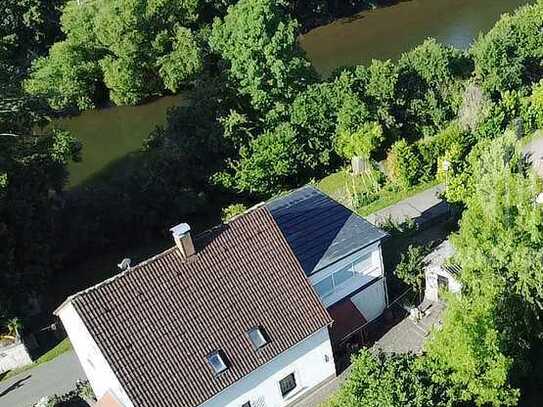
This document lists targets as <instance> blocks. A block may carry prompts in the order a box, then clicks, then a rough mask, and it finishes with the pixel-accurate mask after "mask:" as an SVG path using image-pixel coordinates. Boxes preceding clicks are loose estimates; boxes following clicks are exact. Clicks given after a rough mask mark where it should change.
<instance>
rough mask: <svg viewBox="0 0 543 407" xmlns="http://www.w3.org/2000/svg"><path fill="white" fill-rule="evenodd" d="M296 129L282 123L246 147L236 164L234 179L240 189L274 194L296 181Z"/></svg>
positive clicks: (265, 194)
mask: <svg viewBox="0 0 543 407" xmlns="http://www.w3.org/2000/svg"><path fill="white" fill-rule="evenodd" d="M297 148H298V146H297V143H296V132H295V130H294V129H293V128H292V127H291V126H290V125H288V124H284V125H280V126H279V127H277V128H276V129H274V130H272V131H268V132H265V133H264V134H262V135H261V136H260V137H258V138H256V139H254V140H253V141H252V142H251V143H250V144H249V146H248V147H242V148H241V151H240V160H239V162H236V163H235V164H234V170H235V175H234V182H235V186H236V188H237V189H238V190H240V191H247V192H252V193H256V194H260V195H264V196H267V195H270V194H272V193H275V192H279V191H281V190H282V189H284V188H286V187H288V186H289V185H292V183H293V177H295V176H296V173H297V170H296V167H297V165H298V163H297V161H296V157H297V154H296V150H297Z"/></svg>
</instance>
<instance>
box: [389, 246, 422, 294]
mask: <svg viewBox="0 0 543 407" xmlns="http://www.w3.org/2000/svg"><path fill="white" fill-rule="evenodd" d="M427 254H428V249H427V248H426V247H424V246H413V245H409V247H408V248H407V250H406V251H405V253H402V254H401V258H400V263H399V264H398V265H397V266H396V270H394V274H395V275H396V276H397V277H398V278H399V279H400V280H402V281H403V282H404V283H406V284H407V285H408V286H409V287H411V289H413V290H414V292H415V293H417V294H418V296H419V301H420V299H421V297H422V294H423V292H422V288H423V284H424V278H425V275H424V266H425V264H424V257H425V256H426V255H427Z"/></svg>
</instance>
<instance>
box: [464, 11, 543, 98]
mask: <svg viewBox="0 0 543 407" xmlns="http://www.w3.org/2000/svg"><path fill="white" fill-rule="evenodd" d="M542 22H543V3H541V2H540V1H539V2H537V3H535V4H531V5H526V6H524V7H521V8H519V9H518V10H517V11H516V12H514V13H513V14H504V15H503V16H502V17H501V18H500V20H499V21H498V22H497V23H496V25H495V26H494V27H493V28H492V29H491V30H490V31H489V32H488V33H486V34H481V35H480V36H479V38H478V39H477V41H476V42H475V44H474V45H473V47H472V48H471V53H472V54H473V58H474V60H475V75H476V76H477V78H478V79H479V80H481V81H482V84H483V87H484V89H485V90H486V91H488V92H490V93H491V94H493V95H497V94H498V93H499V92H501V91H505V90H513V89H521V88H523V87H525V86H527V85H530V84H531V83H533V82H537V81H539V79H541V76H542V71H541V63H542V61H543V37H542V36H541V32H540V30H541V24H542Z"/></svg>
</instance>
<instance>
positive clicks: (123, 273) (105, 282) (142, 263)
mask: <svg viewBox="0 0 543 407" xmlns="http://www.w3.org/2000/svg"><path fill="white" fill-rule="evenodd" d="M176 248H177V246H173V247H169V248H168V249H165V250H163V251H162V252H160V253H158V254H155V255H154V256H152V257H149V258H148V259H145V260H143V261H140V262H139V263H138V264H136V265H135V266H133V267H128V268H127V269H126V270H123V271H121V272H120V273H117V274H115V275H114V276H111V277H109V278H106V279H105V280H103V281H100V282H99V283H96V284H94V285H92V286H90V287H87V288H85V289H83V290H80V291H77V292H76V293H74V294H72V295H70V296H68V298H66V299H65V300H64V301H63V302H62V304H60V305H59V306H58V307H57V308H56V309H55V310H54V311H53V314H54V315H57V313H58V311H59V310H60V309H61V308H63V307H64V306H65V305H66V304H67V303H69V302H72V301H73V300H74V299H76V298H78V297H81V296H82V295H84V294H88V293H90V292H92V291H94V290H97V289H99V288H101V287H103V286H105V285H108V284H110V283H112V282H114V281H117V280H119V279H121V278H122V277H125V276H126V275H127V274H128V273H129V272H131V271H134V270H135V269H138V268H141V267H143V266H146V265H147V264H149V263H151V262H153V261H156V260H157V259H159V258H161V257H163V256H165V255H166V254H169V253H170V252H172V251H173V250H175V249H176Z"/></svg>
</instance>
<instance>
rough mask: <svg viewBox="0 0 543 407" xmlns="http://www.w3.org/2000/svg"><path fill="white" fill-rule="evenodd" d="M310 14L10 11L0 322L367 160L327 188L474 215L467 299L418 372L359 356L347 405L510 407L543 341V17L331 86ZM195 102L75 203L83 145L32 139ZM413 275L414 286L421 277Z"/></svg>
mask: <svg viewBox="0 0 543 407" xmlns="http://www.w3.org/2000/svg"><path fill="white" fill-rule="evenodd" d="M299 3H300V2H296V3H295V2H290V3H289V2H277V1H273V0H240V1H238V2H234V1H203V0H202V1H198V0H183V1H178V0H175V1H174V0H161V1H158V0H108V1H106V0H95V1H84V2H80V4H78V2H76V1H68V2H67V3H66V5H65V7H64V8H63V12H62V17H61V25H60V27H59V25H58V21H57V20H56V19H55V18H51V19H47V18H45V17H39V16H52V17H54V16H55V15H58V8H57V5H58V6H60V4H57V3H54V2H53V3H51V7H52V8H48V7H46V6H45V5H44V4H42V3H41V2H34V1H31V0H28V1H27V2H24V4H26V5H28V6H29V7H32V5H35V6H36V7H37V8H36V9H35V10H36V16H38V17H39V18H38V20H39V22H40V24H34V22H33V21H34V20H32V19H29V18H28V14H27V13H26V11H25V10H23V9H20V8H19V5H20V4H23V3H18V2H9V4H8V6H9V7H8V8H9V9H10V13H11V14H12V15H13V16H15V17H14V18H13V19H8V20H9V21H8V20H6V21H8V22H7V23H3V24H4V25H3V26H2V29H3V31H2V36H1V37H0V38H1V39H2V42H1V48H0V50H1V53H0V57H1V58H2V59H1V60H0V64H1V66H2V67H7V68H6V69H2V70H1V71H0V74H1V75H2V77H1V78H0V79H2V83H3V84H4V85H2V87H1V88H0V91H1V94H0V97H1V99H0V100H1V103H2V109H0V111H1V114H2V116H1V117H0V133H1V135H0V237H1V238H2V242H5V243H4V244H3V245H2V250H1V251H0V260H1V263H2V265H3V269H2V273H1V274H0V286H1V290H0V293H1V296H0V304H1V306H2V308H3V311H4V312H3V314H5V316H6V318H12V317H13V316H20V318H21V319H23V320H24V317H25V316H26V315H27V314H28V306H29V304H30V303H31V302H32V301H31V300H38V301H39V302H40V303H42V304H44V303H46V301H45V300H46V298H44V296H45V294H46V293H48V289H51V288H52V286H53V281H55V280H53V278H52V277H53V276H54V277H56V278H57V279H61V278H63V277H67V270H69V271H71V270H73V267H71V266H72V265H73V264H77V261H78V260H79V259H80V258H83V257H84V258H88V257H92V256H95V255H96V254H98V253H100V254H101V253H103V252H104V250H105V249H110V248H122V247H126V246H127V245H129V244H130V243H132V244H133V240H134V239H133V236H141V231H142V230H145V231H146V233H147V234H148V235H149V236H158V235H162V234H164V233H165V230H166V226H171V225H172V224H174V223H176V222H178V221H179V219H183V218H188V217H190V218H191V219H192V220H196V221H197V219H198V215H200V218H205V221H206V222H210V221H214V218H213V215H218V213H216V212H218V211H216V210H215V209H220V208H221V207H224V206H226V205H227V204H229V203H231V202H233V201H235V202H244V203H245V202H246V203H248V204H249V203H251V202H253V201H255V200H259V199H262V198H268V197H270V196H272V195H274V194H276V193H278V192H281V191H283V190H286V189H290V188H292V187H295V186H299V185H301V184H304V183H306V182H308V181H310V180H312V179H320V178H323V177H324V176H325V175H328V174H330V173H333V172H336V171H338V169H340V168H342V167H344V166H345V165H346V164H347V161H348V160H350V159H352V158H363V159H364V160H365V164H364V165H363V166H362V167H363V168H362V167H361V168H360V169H361V171H360V172H361V173H360V174H359V175H356V176H355V175H351V174H349V173H347V172H346V171H345V172H343V173H341V174H337V175H335V176H332V177H330V178H328V179H325V180H323V181H321V183H320V186H321V188H323V189H325V190H330V191H332V192H333V194H334V195H335V196H340V197H341V199H342V202H345V203H347V204H349V205H351V206H352V207H354V208H355V209H356V210H357V211H358V212H359V213H361V214H367V213H369V212H371V211H375V210H377V209H380V208H382V207H384V206H387V205H390V204H392V203H395V202H397V201H398V200H400V199H402V198H405V197H406V196H409V195H411V194H413V193H416V192H417V191H420V190H422V189H425V188H427V187H428V186H430V185H435V183H436V182H442V183H444V184H446V186H447V192H446V197H447V199H448V200H449V201H451V202H456V203H458V205H459V206H460V207H462V208H464V209H465V211H464V214H463V217H462V222H461V228H460V232H459V233H458V234H457V235H456V236H455V238H454V244H455V246H456V248H457V250H458V259H457V262H458V264H459V265H460V266H461V267H462V269H463V272H462V275H461V278H462V282H463V284H464V292H463V295H462V296H461V297H454V298H451V299H450V302H449V307H448V310H447V313H446V315H445V320H444V326H443V329H441V330H440V331H439V332H436V333H435V335H434V336H433V338H432V340H431V341H430V343H429V344H428V346H427V348H426V353H425V354H424V355H422V356H411V355H410V356H405V357H391V358H385V357H382V356H371V355H369V354H365V353H363V354H361V355H360V356H359V360H360V361H357V362H355V370H354V374H353V376H352V377H351V379H349V381H348V384H347V385H346V386H345V387H344V388H343V390H341V391H340V393H339V395H338V400H339V401H338V403H340V405H346V406H349V405H359V404H361V403H362V404H369V405H372V404H371V403H374V405H385V406H395V405H398V404H400V405H411V406H432V405H435V406H467V405H477V406H502V405H505V406H507V405H514V404H515V403H516V402H517V399H518V396H519V394H518V387H519V384H521V383H522V379H523V378H524V377H526V375H527V374H530V372H532V371H533V370H532V366H531V364H530V360H529V357H528V356H527V355H529V354H531V352H532V351H533V349H534V348H536V347H537V346H538V341H539V340H540V339H539V338H540V336H539V333H540V332H541V326H540V322H539V321H541V318H540V317H541V311H542V310H541V306H540V304H542V303H543V299H542V298H541V295H542V294H543V292H542V288H541V287H543V281H542V277H541V276H542V275H543V270H541V267H543V266H542V264H543V263H542V260H543V259H542V258H541V253H542V252H543V250H541V249H542V248H541V244H542V242H543V236H542V234H541V233H542V232H541V227H540V225H541V223H542V222H541V221H542V219H541V216H543V215H542V213H541V208H540V207H539V206H537V205H536V204H535V203H534V198H535V196H536V194H537V193H538V192H540V190H541V186H540V182H539V181H537V180H536V179H535V178H534V177H533V176H532V175H530V173H529V171H528V170H527V168H526V165H525V163H524V161H523V160H522V159H521V157H520V155H519V154H518V151H517V150H518V143H516V142H515V141H514V139H515V137H517V138H520V137H522V136H524V135H526V134H531V133H532V132H533V131H534V130H536V129H537V128H538V127H541V125H542V124H543V114H542V106H543V102H542V99H543V98H542V94H543V91H542V88H543V85H542V83H543V82H541V81H542V80H543V70H542V69H541V66H542V65H543V52H542V50H543V46H542V45H543V44H542V43H541V41H543V40H542V37H541V26H542V25H543V2H541V1H539V2H537V3H535V4H533V5H529V6H526V7H522V8H520V9H519V10H518V11H517V12H516V13H515V14H513V15H504V16H503V17H502V19H501V20H500V21H499V22H498V24H497V25H496V27H495V28H494V29H492V30H491V31H490V32H489V33H487V34H485V35H483V36H481V37H480V38H479V39H478V40H477V41H476V43H475V44H474V46H473V47H472V48H471V49H470V50H468V51H460V50H457V49H454V48H453V47H449V46H444V45H442V44H439V43H437V42H436V41H435V40H433V39H428V40H427V41H425V42H424V43H422V44H421V45H420V46H418V47H416V48H415V49H413V50H410V51H409V52H406V53H404V54H403V55H402V56H401V57H400V58H399V59H398V61H396V62H393V61H390V60H387V61H378V60H375V61H373V62H372V63H371V64H369V66H356V67H351V68H346V69H342V70H339V71H338V72H336V73H335V75H333V76H332V77H331V78H330V79H328V80H323V79H322V78H319V77H318V76H317V74H316V73H315V72H314V70H313V69H312V67H311V65H310V63H309V62H308V61H307V60H306V58H305V56H304V55H303V52H302V51H301V50H300V49H299V47H298V45H297V43H296V38H297V35H298V34H299V32H300V30H301V27H302V24H300V22H299V21H297V19H296V15H297V13H298V12H296V11H295V12H294V13H293V10H298V11H299V8H300V7H302V6H300V4H299ZM362 3H364V4H367V2H362ZM307 4H308V5H307V6H303V7H307V8H311V9H312V10H313V11H315V10H318V9H319V8H320V7H321V5H322V6H323V8H324V3H322V2H319V1H315V2H309V3H307ZM327 7H328V6H327ZM11 14H10V15H11ZM21 16H22V17H21ZM33 16H34V15H33ZM11 22H13V23H11ZM41 22H43V25H42V24H41ZM5 27H7V31H6V28H5ZM59 28H60V29H61V30H62V34H60V35H59ZM9 30H15V37H13V36H11V34H9ZM6 32H8V34H6ZM46 33H49V34H47V35H46ZM35 36H37V38H38V39H39V40H38V41H34V40H33V39H32V38H35ZM59 37H60V38H59ZM53 41H56V42H55V43H54V44H53V45H51V47H50V48H49V49H48V50H47V47H48V46H49V45H50V44H51V43H52V42H53ZM19 42H20V43H22V44H23V46H24V47H25V49H24V50H23V51H19V50H18V49H17V47H16V46H14V44H17V43H19ZM34 56H36V57H37V58H36V59H34V60H33V61H32V62H31V61H30V60H31V59H32V58H33V57H34ZM19 61H21V62H19ZM30 63H31V69H30V73H29V76H28V77H27V78H26V80H25V81H24V88H23V86H22V85H21V80H22V79H23V77H24V76H25V73H26V70H27V68H28V66H29V64H30ZM185 87H190V88H191V98H192V101H191V104H190V107H187V106H181V107H178V108H175V109H172V110H171V111H170V112H169V116H168V122H167V124H166V125H165V126H162V127H159V128H156V129H155V130H154V131H153V132H152V133H151V134H150V135H149V137H148V138H147V139H146V141H145V145H144V147H143V149H142V151H140V152H138V153H136V154H133V155H131V156H129V157H127V158H126V159H123V160H122V162H117V163H115V164H114V165H112V168H110V169H108V171H110V172H109V174H108V177H107V179H96V180H94V182H89V183H86V184H85V185H81V186H80V187H79V188H77V189H76V190H74V191H71V192H69V193H65V191H64V186H65V183H66V163H67V162H68V161H69V160H76V159H78V158H79V145H78V143H77V142H76V140H75V139H74V138H72V137H71V136H70V135H69V134H66V133H65V132H59V131H56V130H51V131H47V132H46V133H45V134H36V131H34V129H37V128H40V127H39V126H38V124H42V123H44V122H47V117H50V116H51V115H52V114H54V112H52V111H51V110H50V109H51V108H52V109H54V110H56V111H57V112H58V111H59V110H60V111H65V110H70V109H83V108H89V107H92V106H96V105H98V104H99V103H102V102H104V101H108V100H111V101H113V102H114V103H117V104H134V103H139V102H141V101H143V100H146V99H148V98H150V97H153V96H156V95H162V94H165V93H167V92H176V91H178V90H180V89H182V88H185ZM25 92H28V93H25ZM44 102H47V104H48V105H46V104H45V103H44ZM507 129H509V132H508V135H507V136H504V137H501V135H502V134H504V132H505V131H506V130H507ZM377 161H385V162H386V170H385V171H384V172H383V171H381V170H380V169H378V168H377V166H376V165H375V164H374V163H375V162H377ZM385 173H386V174H385ZM242 208H243V206H241V205H238V206H231V207H229V209H228V210H226V211H225V212H224V216H225V217H229V216H232V215H234V214H235V213H237V212H238V211H239V210H241V209H242ZM212 209H213V211H212ZM202 215H205V216H202ZM394 227H396V228H397V225H395V226H394ZM405 231H406V230H405V228H404V229H402V228H400V232H402V233H403V232H405ZM130 241H132V242H130ZM415 257H416V256H413V258H415ZM409 263H415V264H416V262H415V261H413V262H412V261H409ZM408 269H409V270H408ZM404 271H405V272H402V271H400V274H402V275H403V276H404V277H405V279H406V280H409V281H411V282H413V281H415V282H417V281H419V280H418V278H419V277H420V276H419V277H417V276H415V277H413V275H412V274H413V273H412V271H413V267H411V266H410V267H406V268H405V270H404ZM412 277H413V278H412ZM57 281H58V280H57ZM417 284H418V283H417ZM53 301H54V300H53ZM48 305H50V304H48ZM436 395H439V396H438V397H436Z"/></svg>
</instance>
